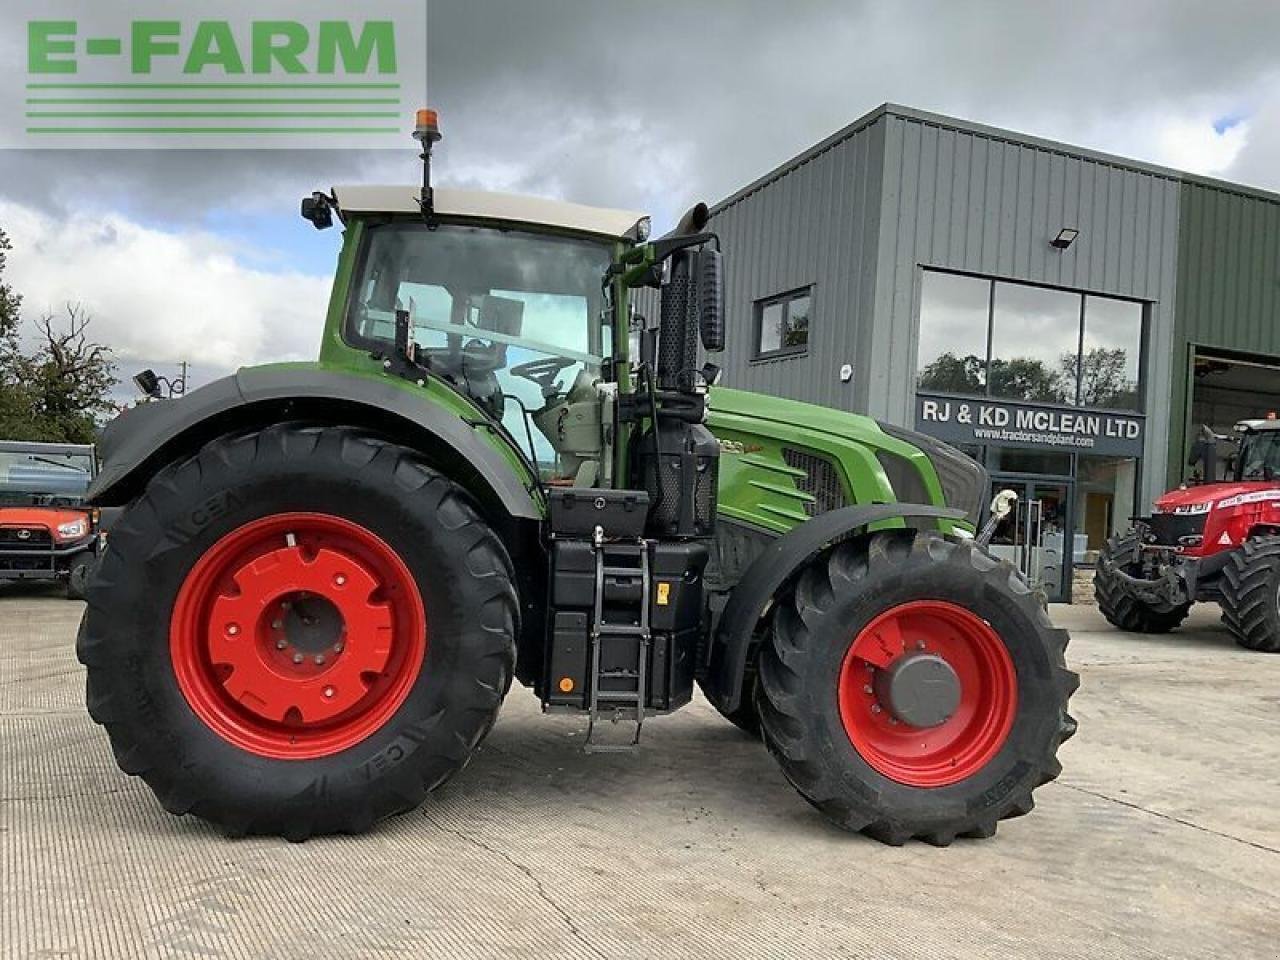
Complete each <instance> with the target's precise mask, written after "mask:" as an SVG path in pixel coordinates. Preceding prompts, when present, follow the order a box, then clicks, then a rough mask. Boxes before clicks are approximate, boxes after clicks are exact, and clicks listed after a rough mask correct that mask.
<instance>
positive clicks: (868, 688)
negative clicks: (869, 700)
mask: <svg viewBox="0 0 1280 960" xmlns="http://www.w3.org/2000/svg"><path fill="white" fill-rule="evenodd" d="M862 692H863V693H866V694H870V693H872V692H873V691H872V689H871V684H869V683H868V684H867V685H866V686H865V687H863V688H862Z"/></svg>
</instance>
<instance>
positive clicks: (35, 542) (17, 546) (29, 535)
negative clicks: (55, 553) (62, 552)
mask: <svg viewBox="0 0 1280 960" xmlns="http://www.w3.org/2000/svg"><path fill="white" fill-rule="evenodd" d="M52 546H53V534H52V533H50V532H49V530H48V529H47V528H45V527H0V550H48V549H49V548H50V547H52Z"/></svg>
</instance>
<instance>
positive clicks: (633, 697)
mask: <svg viewBox="0 0 1280 960" xmlns="http://www.w3.org/2000/svg"><path fill="white" fill-rule="evenodd" d="M596 702H597V703H628V704H631V705H632V706H634V705H636V704H638V703H641V702H642V697H641V695H640V693H638V692H637V691H635V690H597V691H596Z"/></svg>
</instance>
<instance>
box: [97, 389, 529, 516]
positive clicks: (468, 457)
mask: <svg viewBox="0 0 1280 960" xmlns="http://www.w3.org/2000/svg"><path fill="white" fill-rule="evenodd" d="M415 389H416V391H419V392H415ZM415 389H406V388H405V387H403V386H401V385H399V384H398V383H397V382H393V381H391V380H389V379H388V378H385V377H368V376H358V375H354V374H349V373H343V372H339V371H335V370H331V369H326V368H324V367H322V366H317V365H314V364H305V365H304V364H300V365H298V366H278V367H257V368H246V369H244V370H241V371H239V372H238V373H236V374H235V375H233V376H230V377H225V378H223V379H221V380H215V381H214V382H213V383H210V384H208V385H207V386H204V387H201V388H200V389H199V390H195V391H193V392H192V393H191V394H190V395H188V396H186V397H183V398H182V399H180V400H171V401H160V402H156V403H146V404H142V405H141V406H138V407H135V408H133V409H131V410H127V411H125V412H124V413H123V414H121V415H120V416H119V417H117V418H116V419H115V420H114V421H112V422H111V423H110V424H109V425H108V426H107V428H106V429H105V430H104V431H103V433H102V437H101V439H100V441H99V444H98V449H99V453H100V456H101V457H102V461H103V465H102V471H101V472H100V473H99V474H98V476H97V477H96V478H94V480H93V482H92V483H91V484H90V486H89V491H88V500H89V502H90V503H92V504H94V505H95V506H99V507H116V506H122V505H124V504H126V503H128V502H129V501H130V500H132V499H133V498H134V497H136V496H137V495H138V494H139V493H141V492H142V489H143V488H144V487H145V486H146V484H147V482H148V481H149V480H150V479H151V477H152V476H154V475H155V473H156V472H158V471H159V470H161V469H162V468H163V467H164V466H166V465H167V464H169V463H172V462H173V461H175V460H177V459H180V458H183V457H187V456H190V455H192V454H194V453H195V452H196V451H197V450H199V449H200V447H201V446H203V445H204V444H205V443H206V442H208V441H209V440H211V439H213V438H214V437H216V436H220V435H222V434H224V433H227V432H228V431H231V430H240V429H252V428H254V427H259V426H265V425H267V424H270V423H276V422H279V421H280V420H284V419H314V420H320V421H322V422H323V421H332V422H335V423H337V422H341V423H346V424H356V425H360V426H368V427H370V428H371V429H376V430H378V431H379V432H382V433H383V434H384V435H386V436H388V437H390V438H391V439H394V440H396V441H398V442H400V443H403V444H405V445H406V446H409V447H414V448H417V449H421V450H422V451H423V454H424V456H427V457H428V459H430V460H431V461H432V462H433V464H434V465H435V466H437V467H438V468H439V469H441V470H442V471H444V472H446V473H447V474H448V475H449V476H450V477H451V478H452V479H453V480H455V481H456V482H458V483H460V484H462V485H463V486H464V487H466V488H467V489H468V490H469V491H471V493H472V495H473V496H475V497H476V498H477V500H479V501H481V503H482V505H483V506H484V507H486V508H487V512H489V513H490V514H491V515H494V514H496V515H499V516H501V515H505V516H507V517H511V518H516V519H524V520H539V519H540V518H541V511H540V510H539V508H538V505H537V503H535V501H534V499H533V496H532V495H531V493H530V486H531V485H532V482H531V481H532V478H531V476H528V475H522V473H521V472H520V471H518V470H517V469H515V468H513V466H512V460H511V458H509V457H504V456H503V455H502V453H501V452H499V450H498V449H497V448H496V447H495V446H494V445H493V444H492V443H489V442H487V441H486V440H483V439H481V437H480V436H479V434H478V433H477V429H483V427H480V428H477V427H476V426H473V425H472V423H471V422H469V421H468V420H467V419H464V418H463V417H461V416H459V415H458V413H456V412H454V411H452V410H450V409H448V408H447V407H445V406H444V405H442V404H441V403H439V402H436V401H434V400H433V399H432V398H431V397H430V396H429V395H428V394H426V393H423V392H420V391H421V390H422V388H415ZM517 456H518V455H517Z"/></svg>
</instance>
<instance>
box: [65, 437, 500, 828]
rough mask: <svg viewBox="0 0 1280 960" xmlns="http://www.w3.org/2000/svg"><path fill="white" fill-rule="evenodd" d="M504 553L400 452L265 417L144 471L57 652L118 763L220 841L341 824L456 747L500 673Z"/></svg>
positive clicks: (426, 779) (485, 710)
mask: <svg viewBox="0 0 1280 960" xmlns="http://www.w3.org/2000/svg"><path fill="white" fill-rule="evenodd" d="M512 580H513V577H512V573H511V568H510V561H509V559H508V558H507V555H506V552H505V551H504V550H503V548H502V545H501V544H500V543H499V542H498V540H497V538H496V537H495V536H494V534H493V532H492V531H491V530H490V529H489V528H488V527H487V526H486V525H485V524H484V523H483V522H482V521H481V520H480V518H479V517H478V516H477V514H476V513H475V511H474V510H473V509H472V507H471V506H470V504H469V503H468V500H467V497H466V495H465V493H464V492H463V491H462V490H461V489H460V488H458V487H457V486H456V485H454V484H453V483H451V482H450V481H449V480H447V479H446V478H444V477H442V476H441V475H439V474H438V473H436V472H435V471H433V470H432V469H431V468H429V467H428V466H426V465H425V464H424V463H423V462H422V461H421V460H420V458H419V457H418V456H417V455H416V454H415V453H413V452H412V451H410V450H407V449H405V448H403V447H399V446H395V445H393V444H390V443H386V442H383V441H381V440H378V439H376V438H374V437H371V436H368V435H366V434H363V433H361V432H359V431H357V430H354V429H350V428H342V427H336V428H321V427H313V426H305V425H301V424H284V425H280V426H274V427H270V428H268V429H265V430H262V431H260V432H254V433H249V434H245V435H242V436H237V437H226V438H221V439H218V440H215V441H213V442H212V443H210V444H209V445H208V446H206V447H205V448H204V449H203V450H202V451H201V452H200V453H199V454H198V455H197V456H196V457H193V458H192V459H190V460H188V461H186V462H184V463H182V464H179V465H176V466H174V467H171V468H169V469H167V470H165V471H163V472H162V473H160V474H159V475H157V476H156V477H155V479H153V480H152V482H151V483H150V484H149V485H148V487H147V490H146V492H145V493H144V494H143V496H142V497H141V498H140V499H139V500H138V501H137V502H135V503H134V504H133V505H132V506H131V507H130V508H129V509H128V510H127V511H126V512H125V514H124V515H123V516H122V517H121V519H120V521H119V523H118V524H117V525H116V527H115V529H114V530H113V532H112V537H111V540H110V542H109V544H108V546H107V550H106V552H105V554H104V556H103V559H102V562H101V565H100V567H99V570H98V572H97V573H96V574H95V576H94V577H93V579H92V580H91V582H90V585H89V591H88V606H87V609H86V612H85V617H84V620H83V622H82V624H81V631H80V638H79V643H78V651H79V655H80V659H81V660H82V661H83V662H84V663H85V664H86V666H87V667H88V688H87V691H88V692H87V699H88V705H89V710H90V713H91V714H92V716H93V718H94V719H95V720H97V721H98V722H99V723H101V724H103V725H104V726H105V727H106V728H107V732H108V734H109V735H110V738H111V744H112V748H113V750H114V752H115V755H116V759H117V761H118V763H119V764H120V766H121V768H122V769H123V770H125V772H127V773H131V774H135V775H139V776H141V777H143V779H145V780H146V782H147V784H148V785H149V786H150V787H151V788H152V790H154V791H155V793H156V795H157V796H158V797H159V799H160V801H161V803H162V804H163V805H164V806H165V808H166V809H168V810H169V811H170V812H172V813H178V814H182V813H188V812H190V813H193V814H195V815H197V816H200V817H202V818H204V819H207V820H210V821H212V822H214V823H217V824H218V825H220V826H221V827H223V828H224V829H225V830H226V831H227V832H229V833H232V834H243V833H272V834H281V835H284V836H287V837H289V838H290V839H294V840H301V839H305V838H306V837H308V836H310V835H312V834H318V833H334V832H345V833H350V832H357V831H360V830H363V829H366V828H367V827H369V826H370V825H371V824H373V823H374V822H375V821H377V820H379V819H381V818H382V817H385V816H388V815H390V814H393V813H397V812H400V811H403V810H407V809H410V808H412V807H414V806H416V805H417V804H418V803H420V802H421V801H422V799H423V798H424V796H425V795H426V793H427V792H428V791H429V790H431V789H433V788H434V787H436V786H438V785H439V784H441V783H443V782H444V781H445V780H446V779H448V777H449V776H451V775H452V774H453V773H455V772H456V771H457V770H458V769H460V768H461V767H462V766H463V765H464V764H465V763H466V762H467V760H468V759H469V758H470V756H471V754H472V751H473V750H474V748H475V747H476V746H477V744H478V743H479V741H480V740H481V739H482V738H483V737H484V735H485V734H486V733H487V732H488V730H489V728H490V727H491V725H492V723H493V720H494V718H495V717H496V715H497V711H498V708H499V706H500V704H501V702H502V698H503V695H504V693H505V692H506V690H507V687H508V685H509V683H510V679H511V671H512V667H513V662H514V647H515V640H514V638H515V635H516V625H517V620H516V618H517V616H518V604H517V601H516V594H515V589H514V587H513V586H512Z"/></svg>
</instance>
